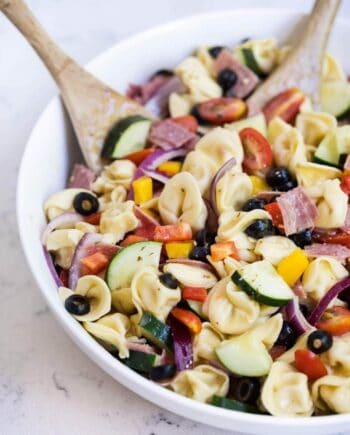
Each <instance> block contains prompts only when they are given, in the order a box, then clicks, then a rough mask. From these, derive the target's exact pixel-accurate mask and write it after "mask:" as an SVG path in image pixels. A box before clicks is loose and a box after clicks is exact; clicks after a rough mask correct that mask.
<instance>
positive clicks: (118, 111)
mask: <svg viewBox="0 0 350 435" xmlns="http://www.w3.org/2000/svg"><path fill="white" fill-rule="evenodd" d="M0 10H1V11H2V12H3V13H4V14H5V15H6V16H7V17H8V18H9V20H10V21H11V22H12V23H13V24H14V25H15V26H16V27H17V29H18V30H20V31H21V32H22V34H23V35H24V36H25V38H26V39H27V41H28V42H29V43H30V44H31V45H32V47H33V48H34V50H35V51H36V52H37V53H38V55H39V56H40V57H41V59H42V61H43V62H44V64H45V65H46V66H47V68H48V70H49V71H50V73H51V75H52V77H53V78H54V80H55V81H56V83H57V85H58V87H59V88H60V91H61V95H62V98H63V101H64V103H65V106H66V108H67V110H68V112H69V115H70V119H71V121H72V123H73V127H74V130H75V133H76V135H77V138H78V141H79V145H80V148H81V150H82V153H83V156H84V158H85V161H86V163H87V165H88V166H89V167H90V168H91V169H92V170H93V171H95V172H96V173H97V172H99V171H100V170H101V168H102V165H103V162H102V160H101V158H100V151H101V148H102V144H103V140H104V139H105V137H106V135H107V133H108V131H109V129H110V128H111V126H112V125H113V123H115V122H116V121H117V120H118V119H119V118H122V117H125V116H128V115H131V114H135V113H137V114H141V115H145V116H147V117H153V115H151V114H150V113H149V112H148V111H146V109H145V108H144V107H142V106H140V105H139V104H137V103H135V102H134V101H132V100H130V99H129V98H127V97H125V96H123V95H121V94H119V93H118V92H116V91H114V90H113V89H111V88H110V87H109V86H107V85H106V84H105V83H102V82H101V81H100V80H98V79H96V77H94V76H93V75H92V74H90V73H89V72H87V71H86V70H84V69H83V68H82V67H81V66H80V65H78V64H77V63H76V62H75V61H74V60H73V59H72V58H70V57H69V56H67V55H66V54H65V53H64V52H63V51H62V50H61V49H60V48H59V47H58V46H57V45H56V44H55V42H54V41H53V40H52V39H51V38H50V36H49V35H48V34H47V33H46V31H45V30H44V29H43V27H42V26H41V25H40V23H39V22H38V21H37V20H36V18H35V17H34V16H33V14H32V12H31V11H30V9H29V8H28V7H27V5H26V4H25V3H24V1H23V0H0Z"/></svg>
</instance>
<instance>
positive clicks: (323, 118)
mask: <svg viewBox="0 0 350 435" xmlns="http://www.w3.org/2000/svg"><path fill="white" fill-rule="evenodd" d="M295 126H296V128H297V129H298V130H299V131H300V133H301V134H302V136H303V138H304V142H305V143H306V144H307V145H312V146H317V145H319V144H320V142H321V141H322V140H323V139H324V138H325V137H326V135H327V134H328V133H329V132H330V131H332V130H333V129H335V128H336V126H337V120H336V119H335V117H334V116H333V115H330V114H329V113H326V112H303V113H300V114H299V115H298V116H297V119H296V123H295Z"/></svg>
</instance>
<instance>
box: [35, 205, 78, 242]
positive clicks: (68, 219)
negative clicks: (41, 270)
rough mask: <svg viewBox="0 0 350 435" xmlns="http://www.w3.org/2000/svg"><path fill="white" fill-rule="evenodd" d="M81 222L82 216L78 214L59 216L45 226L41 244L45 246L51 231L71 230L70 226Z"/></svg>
mask: <svg viewBox="0 0 350 435" xmlns="http://www.w3.org/2000/svg"><path fill="white" fill-rule="evenodd" d="M83 220H84V218H83V216H82V215H80V214H78V213H73V212H72V213H63V214H60V215H59V216H57V217H55V218H54V219H52V221H51V222H50V223H48V224H47V226H46V228H45V230H44V232H43V234H42V236H41V243H42V244H43V245H46V241H47V238H48V236H49V234H50V233H51V232H52V231H53V230H56V229H57V228H71V227H72V225H75V224H76V223H77V222H81V221H83Z"/></svg>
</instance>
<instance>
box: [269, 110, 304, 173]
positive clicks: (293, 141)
mask: <svg viewBox="0 0 350 435" xmlns="http://www.w3.org/2000/svg"><path fill="white" fill-rule="evenodd" d="M268 138H269V141H270V143H271V146H272V151H273V155H274V158H275V162H276V164H277V165H278V166H287V167H288V168H289V170H290V171H291V172H292V173H294V172H295V170H296V167H297V165H298V164H299V163H304V162H306V160H307V159H306V147H305V144H304V140H303V137H302V135H301V133H300V132H299V130H297V129H296V128H294V127H292V126H291V125H289V124H287V123H286V122H285V121H283V120H282V119H281V118H279V117H276V118H273V119H272V120H271V121H270V123H269V125H268Z"/></svg>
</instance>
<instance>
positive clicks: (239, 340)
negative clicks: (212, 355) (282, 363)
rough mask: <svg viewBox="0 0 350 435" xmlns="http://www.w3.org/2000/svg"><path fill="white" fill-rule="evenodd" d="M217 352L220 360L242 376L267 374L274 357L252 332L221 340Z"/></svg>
mask: <svg viewBox="0 0 350 435" xmlns="http://www.w3.org/2000/svg"><path fill="white" fill-rule="evenodd" d="M215 352H216V355H217V357H218V358H219V360H220V362H221V363H222V364H223V365H224V366H225V367H227V368H228V369H229V370H231V372H233V373H235V374H237V375H240V376H265V375H267V374H268V373H269V371H270V368H271V365H272V358H271V356H270V354H269V352H268V351H267V349H266V347H265V345H264V344H263V343H262V342H261V341H259V340H257V339H256V338H255V337H254V336H253V335H252V334H243V335H239V336H237V337H233V338H231V339H229V340H225V341H223V342H221V343H220V344H219V345H218V346H217V347H216V348H215Z"/></svg>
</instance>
